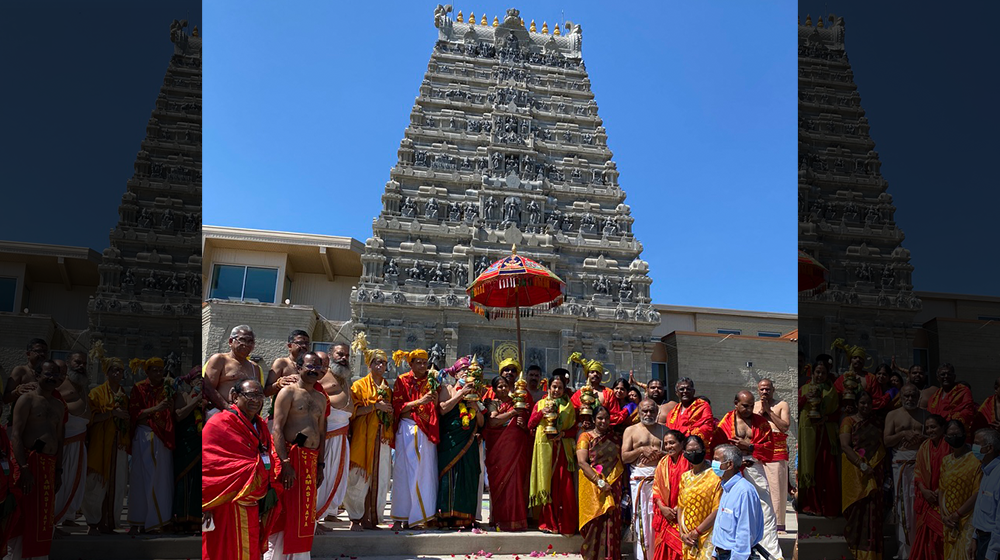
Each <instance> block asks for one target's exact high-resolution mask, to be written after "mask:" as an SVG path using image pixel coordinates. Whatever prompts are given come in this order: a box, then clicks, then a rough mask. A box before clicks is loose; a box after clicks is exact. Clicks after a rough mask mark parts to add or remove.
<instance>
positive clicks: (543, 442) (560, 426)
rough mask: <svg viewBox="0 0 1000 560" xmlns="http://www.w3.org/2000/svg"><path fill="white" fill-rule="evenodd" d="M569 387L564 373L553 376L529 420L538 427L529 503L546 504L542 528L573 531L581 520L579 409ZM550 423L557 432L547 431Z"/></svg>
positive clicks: (532, 426) (534, 505) (541, 521)
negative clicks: (578, 501) (551, 417)
mask: <svg viewBox="0 0 1000 560" xmlns="http://www.w3.org/2000/svg"><path fill="white" fill-rule="evenodd" d="M565 389H566V381H565V379H564V378H563V377H562V375H559V374H555V375H553V376H552V377H551V378H550V379H549V394H548V396H546V397H545V398H544V399H541V400H540V401H538V402H537V403H535V409H534V411H532V413H531V418H530V419H529V420H528V429H529V430H535V443H534V446H533V447H532V453H531V486H530V492H529V494H528V507H531V508H535V507H541V508H542V511H541V516H540V518H539V523H538V528H539V529H540V530H541V531H543V532H545V533H559V534H562V535H573V534H575V533H576V529H577V523H578V522H579V518H578V517H577V505H576V491H575V490H574V488H573V471H575V470H576V453H575V449H574V448H575V445H574V443H575V441H576V411H575V410H574V408H573V403H571V402H570V400H569V397H567V396H566V391H565ZM547 414H553V415H555V419H554V420H551V421H550V420H549V419H548V418H547V417H546V415H547ZM549 426H552V427H554V428H555V430H556V431H555V433H553V434H551V435H549V434H546V431H545V428H547V427H549ZM535 428H537V429H535Z"/></svg>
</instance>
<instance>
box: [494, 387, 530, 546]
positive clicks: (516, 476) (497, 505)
mask: <svg viewBox="0 0 1000 560" xmlns="http://www.w3.org/2000/svg"><path fill="white" fill-rule="evenodd" d="M489 406H490V410H496V411H497V412H499V413H501V414H502V413H506V412H509V411H510V410H512V409H513V403H505V402H502V401H497V400H494V401H491V402H490V405H489ZM527 413H528V411H527V410H525V411H524V412H523V414H525V415H527ZM483 439H484V440H485V442H486V473H487V474H488V476H489V479H490V516H491V519H490V525H496V526H497V527H499V528H500V530H501V531H521V530H524V529H526V528H527V527H528V487H527V485H526V484H525V482H526V481H527V480H528V476H529V474H530V469H531V441H530V440H529V439H528V430H527V428H526V427H525V428H522V427H520V426H518V425H517V416H515V417H513V418H511V419H510V420H509V421H508V422H507V424H506V425H504V426H501V427H498V428H486V429H485V430H484V431H483Z"/></svg>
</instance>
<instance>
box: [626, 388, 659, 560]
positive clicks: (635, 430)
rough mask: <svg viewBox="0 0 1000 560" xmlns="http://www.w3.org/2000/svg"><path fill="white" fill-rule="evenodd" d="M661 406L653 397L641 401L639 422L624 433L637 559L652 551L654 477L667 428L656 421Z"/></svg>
mask: <svg viewBox="0 0 1000 560" xmlns="http://www.w3.org/2000/svg"><path fill="white" fill-rule="evenodd" d="M659 410H660V408H659V406H657V404H656V402H655V401H653V400H652V399H650V398H645V399H643V400H642V401H641V402H640V403H639V423H638V424H633V425H632V426H629V427H627V428H625V433H624V435H622V462H624V463H626V464H629V465H632V480H631V485H632V488H631V489H632V507H633V508H635V514H634V517H636V518H637V519H635V527H636V533H637V534H638V535H640V537H641V538H637V539H636V543H635V555H636V559H637V560H645V552H647V551H652V550H653V499H652V496H653V477H654V475H655V474H656V465H657V464H658V463H659V462H660V459H661V458H662V457H663V456H664V454H665V453H664V450H663V438H664V437H666V434H667V427H666V426H663V425H662V424H657V423H656V416H657V414H658V413H659Z"/></svg>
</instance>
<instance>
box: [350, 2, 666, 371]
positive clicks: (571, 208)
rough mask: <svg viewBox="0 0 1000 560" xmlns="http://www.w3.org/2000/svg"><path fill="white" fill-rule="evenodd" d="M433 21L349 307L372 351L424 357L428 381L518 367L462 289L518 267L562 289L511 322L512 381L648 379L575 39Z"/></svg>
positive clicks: (637, 284)
mask: <svg viewBox="0 0 1000 560" xmlns="http://www.w3.org/2000/svg"><path fill="white" fill-rule="evenodd" d="M449 14H450V8H442V7H440V6H439V7H438V9H437V10H435V13H434V25H435V27H436V28H437V30H438V41H437V44H436V45H435V46H434V51H433V53H432V54H431V59H430V63H429V64H428V67H427V73H426V75H425V77H424V80H423V82H422V83H421V84H420V93H419V96H418V97H417V98H416V102H415V104H414V106H413V110H412V112H411V114H410V125H409V126H408V127H407V128H406V131H405V133H404V138H403V140H402V141H401V142H400V145H399V151H398V157H399V160H398V163H397V164H396V165H395V167H393V168H392V170H391V172H390V180H389V182H388V183H386V185H385V193H384V194H383V195H382V211H381V213H380V215H379V216H378V218H376V219H375V220H374V223H373V226H372V237H371V238H369V239H368V240H367V242H366V249H365V253H364V254H363V256H362V264H363V268H364V270H363V272H362V276H361V280H360V283H359V285H358V286H357V289H356V290H354V292H353V293H352V296H351V304H352V320H353V321H354V328H355V330H356V331H357V330H364V331H366V332H367V333H368V339H369V341H370V342H371V343H372V345H373V346H374V347H383V348H386V349H389V350H392V349H396V348H401V349H412V348H415V347H423V348H428V349H431V350H432V355H434V356H435V357H436V358H437V361H436V363H438V365H444V364H445V362H448V363H450V362H451V361H452V360H454V359H456V357H457V356H460V355H465V354H471V353H476V354H478V355H480V356H482V357H484V358H485V360H486V371H487V372H496V364H497V363H498V362H499V361H500V359H501V358H503V357H506V356H510V355H514V354H515V353H516V342H514V341H515V340H516V337H515V332H514V322H513V320H503V319H497V320H494V321H491V322H488V321H486V320H485V319H483V318H482V317H480V316H478V315H476V314H475V313H473V312H472V311H470V310H469V309H468V297H467V296H466V292H465V288H466V286H467V285H468V284H469V283H470V282H471V281H472V280H474V279H475V277H476V275H477V274H478V273H480V272H482V271H483V270H484V269H485V268H486V267H487V266H488V265H489V264H490V263H492V262H493V261H495V260H497V259H499V258H501V257H503V256H505V255H508V254H510V251H511V247H512V245H516V246H517V251H518V253H519V254H522V255H525V256H527V257H529V258H532V259H535V260H537V261H539V262H541V263H542V264H544V265H546V266H547V267H549V268H550V269H551V270H552V271H553V272H555V273H556V274H558V275H559V276H560V277H561V278H562V279H563V280H565V281H566V283H567V298H566V303H565V304H564V305H562V306H561V307H558V308H556V309H554V310H551V311H545V312H541V313H538V314H537V315H536V316H534V317H530V318H527V319H525V320H522V331H523V334H524V336H523V339H524V341H525V342H524V346H525V348H524V351H525V362H526V364H525V365H530V364H537V365H539V366H541V367H542V368H543V369H544V370H545V371H546V372H548V371H551V370H552V369H554V368H556V367H559V366H560V365H565V363H566V359H567V358H568V356H569V354H570V353H572V352H574V351H581V352H583V353H584V355H585V356H586V357H587V358H592V359H598V360H601V361H602V362H604V363H605V364H606V366H607V367H609V368H610V369H611V370H612V371H614V370H618V371H628V370H630V369H632V370H635V372H636V374H637V375H639V374H646V375H648V372H649V371H650V357H651V355H652V348H653V344H652V338H651V334H652V330H653V327H654V326H655V325H656V324H657V323H658V322H659V315H658V314H657V313H656V312H655V311H654V310H653V308H652V306H651V305H650V296H649V285H650V283H651V282H652V280H651V279H650V278H649V275H648V271H649V265H648V263H646V262H645V261H643V260H641V259H640V258H639V255H640V253H641V252H642V244H641V243H639V241H638V240H637V239H636V238H635V236H634V235H633V234H632V222H633V218H632V216H631V215H630V211H629V206H628V205H626V204H625V192H624V191H623V190H622V189H621V187H620V186H619V184H618V170H617V169H616V166H615V162H614V161H612V159H611V158H612V153H611V150H609V149H608V146H607V134H606V132H605V129H604V127H603V126H602V121H601V119H600V117H599V116H598V112H597V103H596V102H595V101H594V94H593V93H592V92H591V90H590V80H589V79H588V77H587V72H586V69H585V68H584V64H583V59H582V57H581V45H582V31H581V28H580V26H579V25H572V24H567V25H566V28H565V30H564V29H560V26H558V25H557V26H555V27H554V28H553V29H552V31H551V32H550V31H549V28H548V25H547V24H545V23H543V24H542V26H541V28H540V29H539V28H538V27H537V26H536V24H535V22H533V21H532V22H531V23H530V29H529V28H528V27H526V26H525V23H524V21H523V20H522V19H521V18H520V15H519V13H518V11H517V10H514V9H511V10H507V13H506V15H505V16H504V17H503V21H502V22H501V21H500V18H499V17H494V18H493V20H492V23H489V22H488V20H487V19H486V16H483V19H482V20H479V21H477V20H476V16H475V14H469V16H468V18H467V19H466V18H465V17H464V15H463V14H462V12H458V14H457V15H456V16H455V17H454V18H452V16H450V15H449Z"/></svg>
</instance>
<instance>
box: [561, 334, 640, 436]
mask: <svg viewBox="0 0 1000 560" xmlns="http://www.w3.org/2000/svg"><path fill="white" fill-rule="evenodd" d="M569 360H570V361H571V362H576V363H578V364H581V365H583V372H584V373H586V374H587V386H589V387H590V391H591V394H592V395H593V396H594V398H595V399H597V401H596V402H595V403H594V404H595V405H598V404H599V405H601V406H602V407H604V408H606V409H608V412H610V413H611V425H612V426H618V425H619V424H621V423H622V422H624V421H625V420H626V419H627V418H628V412H627V411H625V410H624V409H622V408H621V406H619V404H618V399H617V398H615V392H614V390H612V389H611V388H610V387H605V386H604V385H601V379H602V378H603V377H604V364H602V363H601V362H598V361H597V360H585V359H583V357H582V356H581V354H580V353H579V352H574V353H573V354H571V355H570V357H569ZM584 389H585V388H584V387H581V388H580V389H578V390H577V392H576V393H573V396H572V397H571V398H570V402H572V403H573V408H575V409H576V411H577V418H580V407H581V406H582V405H583V403H582V401H581V400H580V397H581V396H582V395H583V390H584ZM584 418H586V416H584Z"/></svg>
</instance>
